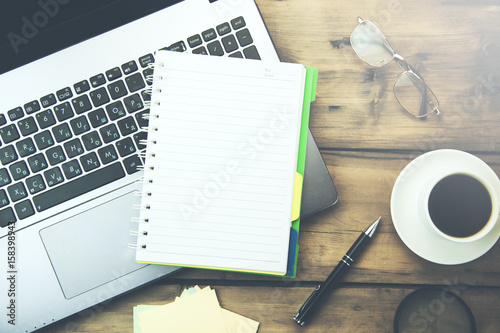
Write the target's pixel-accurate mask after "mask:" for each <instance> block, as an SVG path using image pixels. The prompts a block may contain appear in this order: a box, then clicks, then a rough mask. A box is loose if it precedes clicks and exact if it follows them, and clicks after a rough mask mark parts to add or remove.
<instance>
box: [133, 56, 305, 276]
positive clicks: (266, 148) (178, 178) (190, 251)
mask: <svg viewBox="0 0 500 333" xmlns="http://www.w3.org/2000/svg"><path fill="white" fill-rule="evenodd" d="M304 79H305V68H304V67H303V66H302V65H299V64H287V63H268V62H262V61H255V60H243V59H227V58H218V57H208V56H202V55H190V54H181V53H176V52H170V51H159V52H157V54H156V67H155V77H154V81H153V94H152V100H151V103H152V105H151V117H150V120H149V130H148V145H147V149H146V150H147V151H146V162H145V171H144V179H145V185H144V193H145V195H144V197H143V200H142V207H148V209H145V208H144V209H142V210H141V220H147V221H148V222H147V223H146V222H142V223H140V227H139V235H140V236H139V238H138V250H137V257H136V259H137V261H139V262H149V263H164V264H170V265H176V266H202V267H211V268H216V269H227V270H249V271H258V272H268V273H275V274H285V272H286V268H287V257H288V247H289V237H290V225H291V221H290V220H291V211H292V199H293V186H294V177H295V172H296V169H297V153H298V146H299V132H300V122H301V115H302V104H303V90H304ZM146 231H147V235H144V232H146Z"/></svg>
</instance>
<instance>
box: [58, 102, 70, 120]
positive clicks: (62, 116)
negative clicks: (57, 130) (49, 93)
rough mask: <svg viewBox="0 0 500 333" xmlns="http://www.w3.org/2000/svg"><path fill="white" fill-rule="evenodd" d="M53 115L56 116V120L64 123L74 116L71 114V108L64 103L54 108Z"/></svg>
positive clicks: (67, 103)
mask: <svg viewBox="0 0 500 333" xmlns="http://www.w3.org/2000/svg"><path fill="white" fill-rule="evenodd" d="M54 113H55V114H56V117H57V120H59V121H65V120H66V119H69V118H71V117H73V116H74V115H75V114H74V112H73V108H72V107H71V104H69V102H64V103H62V104H59V105H56V106H54Z"/></svg>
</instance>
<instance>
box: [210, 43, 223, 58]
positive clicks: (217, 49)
mask: <svg viewBox="0 0 500 333" xmlns="http://www.w3.org/2000/svg"><path fill="white" fill-rule="evenodd" d="M207 49H208V53H210V55H213V56H221V55H223V54H224V50H223V49H222V45H221V44H220V42H219V41H218V40H216V41H214V42H211V43H209V44H207Z"/></svg>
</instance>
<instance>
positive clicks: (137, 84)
mask: <svg viewBox="0 0 500 333" xmlns="http://www.w3.org/2000/svg"><path fill="white" fill-rule="evenodd" d="M125 82H126V83H127V87H128V90H129V91H130V92H135V91H137V90H141V89H142V88H144V87H146V84H145V83H144V80H143V79H142V76H141V74H140V73H135V74H133V75H130V76H127V77H126V78H125Z"/></svg>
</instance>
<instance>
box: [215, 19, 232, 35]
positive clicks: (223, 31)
mask: <svg viewBox="0 0 500 333" xmlns="http://www.w3.org/2000/svg"><path fill="white" fill-rule="evenodd" d="M215 28H216V29H217V32H218V33H219V36H224V35H227V34H228V33H230V32H231V26H230V25H229V23H227V22H225V23H222V24H219V25H218V26H216V27H215Z"/></svg>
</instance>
